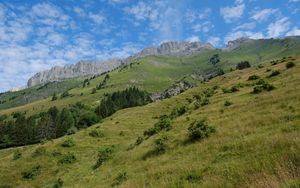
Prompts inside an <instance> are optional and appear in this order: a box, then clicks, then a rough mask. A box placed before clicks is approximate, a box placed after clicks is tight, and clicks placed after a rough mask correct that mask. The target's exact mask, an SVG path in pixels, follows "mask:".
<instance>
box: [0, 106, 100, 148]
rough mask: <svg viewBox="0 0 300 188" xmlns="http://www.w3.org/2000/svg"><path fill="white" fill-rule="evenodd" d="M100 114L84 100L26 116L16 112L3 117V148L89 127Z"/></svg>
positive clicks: (0, 129) (0, 123) (0, 130)
mask: <svg viewBox="0 0 300 188" xmlns="http://www.w3.org/2000/svg"><path fill="white" fill-rule="evenodd" d="M99 120H100V118H99V116H97V115H96V114H95V112H94V110H92V109H89V108H88V107H87V106H85V105H83V104H82V103H76V104H74V105H71V106H69V107H66V108H63V109H62V110H58V109H57V108H56V107H51V108H50V109H49V110H48V111H47V112H42V113H39V114H36V115H32V116H29V117H26V114H24V113H20V112H17V113H13V114H12V115H11V116H5V115H3V116H1V117H0V148H7V147H12V146H22V145H28V144H34V143H38V142H40V141H41V140H44V139H54V138H58V137H61V136H64V135H66V134H73V133H75V132H76V131H77V130H78V129H82V128H86V127H89V126H91V125H93V124H95V123H97V122H99Z"/></svg>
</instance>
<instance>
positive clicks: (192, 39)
mask: <svg viewBox="0 0 300 188" xmlns="http://www.w3.org/2000/svg"><path fill="white" fill-rule="evenodd" d="M186 41H188V42H199V41H200V39H199V37H198V36H191V37H189V38H187V39H186Z"/></svg>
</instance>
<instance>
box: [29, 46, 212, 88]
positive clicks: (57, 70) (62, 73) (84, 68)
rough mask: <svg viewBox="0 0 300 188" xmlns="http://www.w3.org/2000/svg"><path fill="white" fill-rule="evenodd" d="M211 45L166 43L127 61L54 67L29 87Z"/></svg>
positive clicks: (199, 49)
mask: <svg viewBox="0 0 300 188" xmlns="http://www.w3.org/2000/svg"><path fill="white" fill-rule="evenodd" d="M213 48H214V47H213V46H212V45H211V44H202V43H200V42H166V43H163V44H161V45H160V46H158V47H153V48H145V49H144V50H142V51H141V52H139V53H137V54H134V55H132V56H130V57H128V58H126V59H113V60H108V61H105V62H101V63H99V62H92V61H80V62H78V63H76V64H73V65H66V66H64V67H58V66H56V67H53V68H52V69H50V70H46V71H42V72H39V73H37V74H35V75H34V76H33V77H31V78H30V79H29V80H28V82H27V86H28V87H32V86H36V85H40V84H45V83H48V82H54V81H62V80H65V79H70V78H75V77H80V76H88V75H99V74H101V73H104V72H107V71H110V70H113V69H115V68H117V67H119V66H120V65H122V64H127V63H130V62H132V61H134V60H136V59H139V58H143V57H146V56H149V55H167V56H171V55H175V56H177V55H178V56H182V55H192V54H195V53H199V52H201V51H203V50H206V49H213Z"/></svg>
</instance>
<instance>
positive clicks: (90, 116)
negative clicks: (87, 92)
mask: <svg viewBox="0 0 300 188" xmlns="http://www.w3.org/2000/svg"><path fill="white" fill-rule="evenodd" d="M99 121H100V118H99V116H97V115H96V114H95V113H94V112H91V111H84V112H83V113H81V114H80V116H79V121H78V123H77V125H76V127H77V128H78V129H82V128H87V127H90V126H91V125H94V124H96V123H98V122H99Z"/></svg>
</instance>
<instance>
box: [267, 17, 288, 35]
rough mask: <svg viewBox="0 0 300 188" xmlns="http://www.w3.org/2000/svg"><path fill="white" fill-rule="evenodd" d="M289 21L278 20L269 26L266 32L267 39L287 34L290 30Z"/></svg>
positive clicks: (286, 19)
mask: <svg viewBox="0 0 300 188" xmlns="http://www.w3.org/2000/svg"><path fill="white" fill-rule="evenodd" d="M290 25H291V23H290V21H289V19H288V18H287V17H283V18H280V19H278V20H276V21H275V22H273V23H271V24H269V26H268V28H267V30H268V37H270V38H271V37H279V36H281V35H282V34H284V33H285V32H287V31H288V30H289V28H290Z"/></svg>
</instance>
